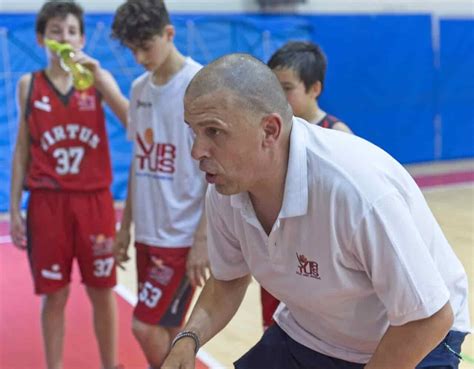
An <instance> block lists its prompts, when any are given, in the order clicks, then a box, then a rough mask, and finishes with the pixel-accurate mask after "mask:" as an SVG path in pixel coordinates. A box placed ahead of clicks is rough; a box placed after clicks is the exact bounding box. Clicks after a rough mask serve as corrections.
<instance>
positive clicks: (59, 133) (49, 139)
mask: <svg viewBox="0 0 474 369" xmlns="http://www.w3.org/2000/svg"><path fill="white" fill-rule="evenodd" d="M65 140H79V141H81V142H83V143H85V144H87V145H89V146H90V147H91V148H93V149H96V148H97V146H98V145H99V143H100V138H99V136H98V135H97V133H95V132H94V131H93V130H92V129H91V128H89V127H85V126H82V125H80V124H76V123H68V124H62V125H57V126H54V127H53V128H51V129H49V130H47V131H44V132H43V134H42V135H41V148H42V149H43V150H44V151H47V150H48V149H49V148H50V147H51V146H53V145H55V144H57V143H58V142H61V141H65Z"/></svg>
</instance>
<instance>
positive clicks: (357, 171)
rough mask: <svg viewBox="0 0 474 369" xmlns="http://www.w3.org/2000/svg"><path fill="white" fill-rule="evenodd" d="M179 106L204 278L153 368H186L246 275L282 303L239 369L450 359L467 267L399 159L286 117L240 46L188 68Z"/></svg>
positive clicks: (224, 319)
mask: <svg viewBox="0 0 474 369" xmlns="http://www.w3.org/2000/svg"><path fill="white" fill-rule="evenodd" d="M184 104H185V121H186V122H187V123H188V124H189V126H190V127H191V128H192V130H193V131H194V133H195V139H194V144H193V149H192V155H193V157H194V159H196V160H198V161H199V166H200V169H201V170H202V171H204V172H205V173H206V179H207V181H208V182H209V183H210V184H211V186H210V188H209V191H208V194H207V199H206V209H207V216H208V247H209V255H210V262H211V270H212V277H211V278H210V279H209V280H208V282H207V283H206V285H205V287H204V289H203V291H202V293H201V296H200V298H199V300H198V302H197V304H196V306H195V308H194V310H193V313H192V315H191V317H190V319H189V321H188V323H187V324H186V326H185V330H184V331H182V332H181V333H179V334H178V335H177V337H176V338H175V340H174V342H173V349H172V350H171V352H170V355H169V356H168V358H167V359H166V361H165V363H164V365H163V368H166V369H169V368H180V369H188V368H194V355H195V353H196V352H197V350H198V349H199V347H200V345H202V344H204V343H206V342H207V341H208V340H210V339H211V338H212V337H213V336H214V335H215V334H217V333H218V332H219V331H220V330H221V329H222V328H223V327H224V326H225V325H226V324H227V323H228V322H229V321H230V319H231V318H232V316H233V315H234V314H235V312H236V311H237V309H238V307H239V305H240V303H241V301H242V299H243V297H244V294H245V291H246V289H247V285H248V283H249V279H250V275H253V276H254V277H255V278H256V279H257V280H258V282H260V284H261V285H262V286H263V287H264V288H266V289H267V290H268V291H269V292H270V293H272V294H273V295H274V296H276V297H277V298H278V299H280V300H281V301H282V302H283V304H280V307H279V308H278V310H277V312H276V314H275V320H276V324H275V325H273V326H271V327H270V328H269V329H268V330H267V331H266V332H265V334H264V335H263V337H262V339H261V340H260V341H259V342H258V343H257V344H256V345H255V346H254V347H253V348H252V349H251V350H250V351H249V352H248V353H246V354H245V355H244V356H243V357H242V358H240V359H239V360H238V361H237V362H236V363H235V367H236V368H238V369H261V368H281V369H283V368H284V369H292V368H295V369H296V368H321V369H331V368H367V369H374V368H376V369H394V368H396V369H413V368H415V367H417V368H457V367H458V363H459V359H458V356H457V355H458V354H459V352H460V350H461V344H462V342H463V339H464V336H465V335H466V332H468V331H469V327H470V324H469V317H468V306H467V278H466V274H465V272H464V269H463V266H462V265H461V263H460V262H459V260H458V259H457V258H456V256H455V255H454V253H453V251H452V249H451V247H450V246H449V244H448V242H447V241H446V239H445V238H444V236H443V234H442V232H441V229H440V227H439V226H438V224H437V223H436V220H435V219H434V217H433V215H432V213H431V212H430V210H429V208H428V206H427V204H426V202H425V200H424V198H423V195H422V194H421V192H420V190H419V189H418V187H417V186H416V184H415V182H414V181H413V180H412V178H411V177H410V175H409V174H408V173H407V172H406V171H405V170H404V169H403V167H402V166H401V165H400V164H399V163H397V162H396V161H395V160H394V159H393V158H391V157H390V156H389V155H388V154H387V153H385V152H384V151H382V150H381V149H379V148H377V147H376V146H374V145H372V144H370V143H368V142H367V141H364V140H362V139H360V138H357V137H354V136H352V135H347V134H344V133H341V132H337V131H334V130H326V129H323V128H321V127H318V126H315V125H311V124H309V123H307V122H306V121H303V120H301V119H298V118H295V117H293V116H292V112H291V109H290V107H289V105H288V102H287V100H286V98H285V95H284V92H283V90H282V89H281V87H280V84H279V82H278V80H277V79H276V77H275V75H274V74H273V73H272V71H271V70H270V69H268V68H267V67H266V66H265V65H264V64H263V63H261V62H260V61H258V60H256V59H254V58H253V57H251V56H249V55H244V54H233V55H229V56H225V57H223V58H220V59H218V60H217V61H215V62H214V63H212V64H210V65H209V66H207V67H205V68H204V69H202V70H201V71H200V72H198V73H197V75H196V76H195V77H194V79H193V80H192V81H191V83H190V85H189V87H188V89H187V92H186V95H185V99H184Z"/></svg>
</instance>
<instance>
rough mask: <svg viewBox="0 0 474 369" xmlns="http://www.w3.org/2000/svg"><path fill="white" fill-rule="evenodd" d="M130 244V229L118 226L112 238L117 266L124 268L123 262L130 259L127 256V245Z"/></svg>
mask: <svg viewBox="0 0 474 369" xmlns="http://www.w3.org/2000/svg"><path fill="white" fill-rule="evenodd" d="M129 245H130V230H129V229H127V228H120V230H119V231H118V232H117V234H116V235H115V240H114V255H115V262H116V263H117V266H118V267H119V268H121V269H124V270H125V267H124V266H123V264H124V263H125V262H127V261H128V260H130V257H129V256H128V247H129Z"/></svg>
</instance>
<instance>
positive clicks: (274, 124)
mask: <svg viewBox="0 0 474 369" xmlns="http://www.w3.org/2000/svg"><path fill="white" fill-rule="evenodd" d="M282 126H283V120H282V119H281V116H280V115H279V114H277V113H271V114H267V115H265V116H264V117H263V118H262V123H261V127H262V130H263V141H262V145H263V147H271V146H273V145H275V143H276V142H277V141H278V140H279V138H280V136H281V131H282Z"/></svg>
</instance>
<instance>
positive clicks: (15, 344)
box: [0, 222, 207, 369]
mask: <svg viewBox="0 0 474 369" xmlns="http://www.w3.org/2000/svg"><path fill="white" fill-rule="evenodd" d="M7 228H8V226H7V224H6V222H0V235H2V236H6V235H7V234H8V233H7ZM73 278H74V281H73V283H72V289H71V295H70V297H69V301H68V306H67V312H66V314H67V315H66V319H67V321H66V324H67V325H66V337H65V345H64V368H65V369H99V368H100V361H99V354H98V351H97V346H96V343H95V336H94V333H93V328H92V313H91V308H90V304H89V301H88V298H87V296H86V294H85V291H84V288H82V286H81V285H80V283H79V280H80V277H79V275H78V274H77V273H74V277H73ZM117 301H118V306H119V314H120V317H119V332H120V338H119V355H120V361H121V363H123V364H124V365H125V368H126V369H146V368H147V365H146V362H145V360H144V358H143V355H142V353H141V351H140V348H139V347H138V345H137V343H136V341H135V339H134V338H133V336H132V334H131V330H130V318H131V315H132V307H131V306H130V305H129V304H128V303H127V302H126V301H124V300H123V299H122V298H120V297H118V296H117ZM39 314H40V298H39V297H38V296H35V295H34V294H33V287H32V282H31V275H30V271H29V267H28V262H27V256H26V253H25V252H22V251H20V250H17V249H16V248H15V247H13V246H12V245H11V244H6V243H0V368H1V369H44V368H45V364H44V359H43V350H42V342H41V330H40V320H39V319H40V317H39ZM196 367H197V368H200V369H204V368H207V366H205V365H204V364H202V363H201V362H198V363H197V365H196Z"/></svg>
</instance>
